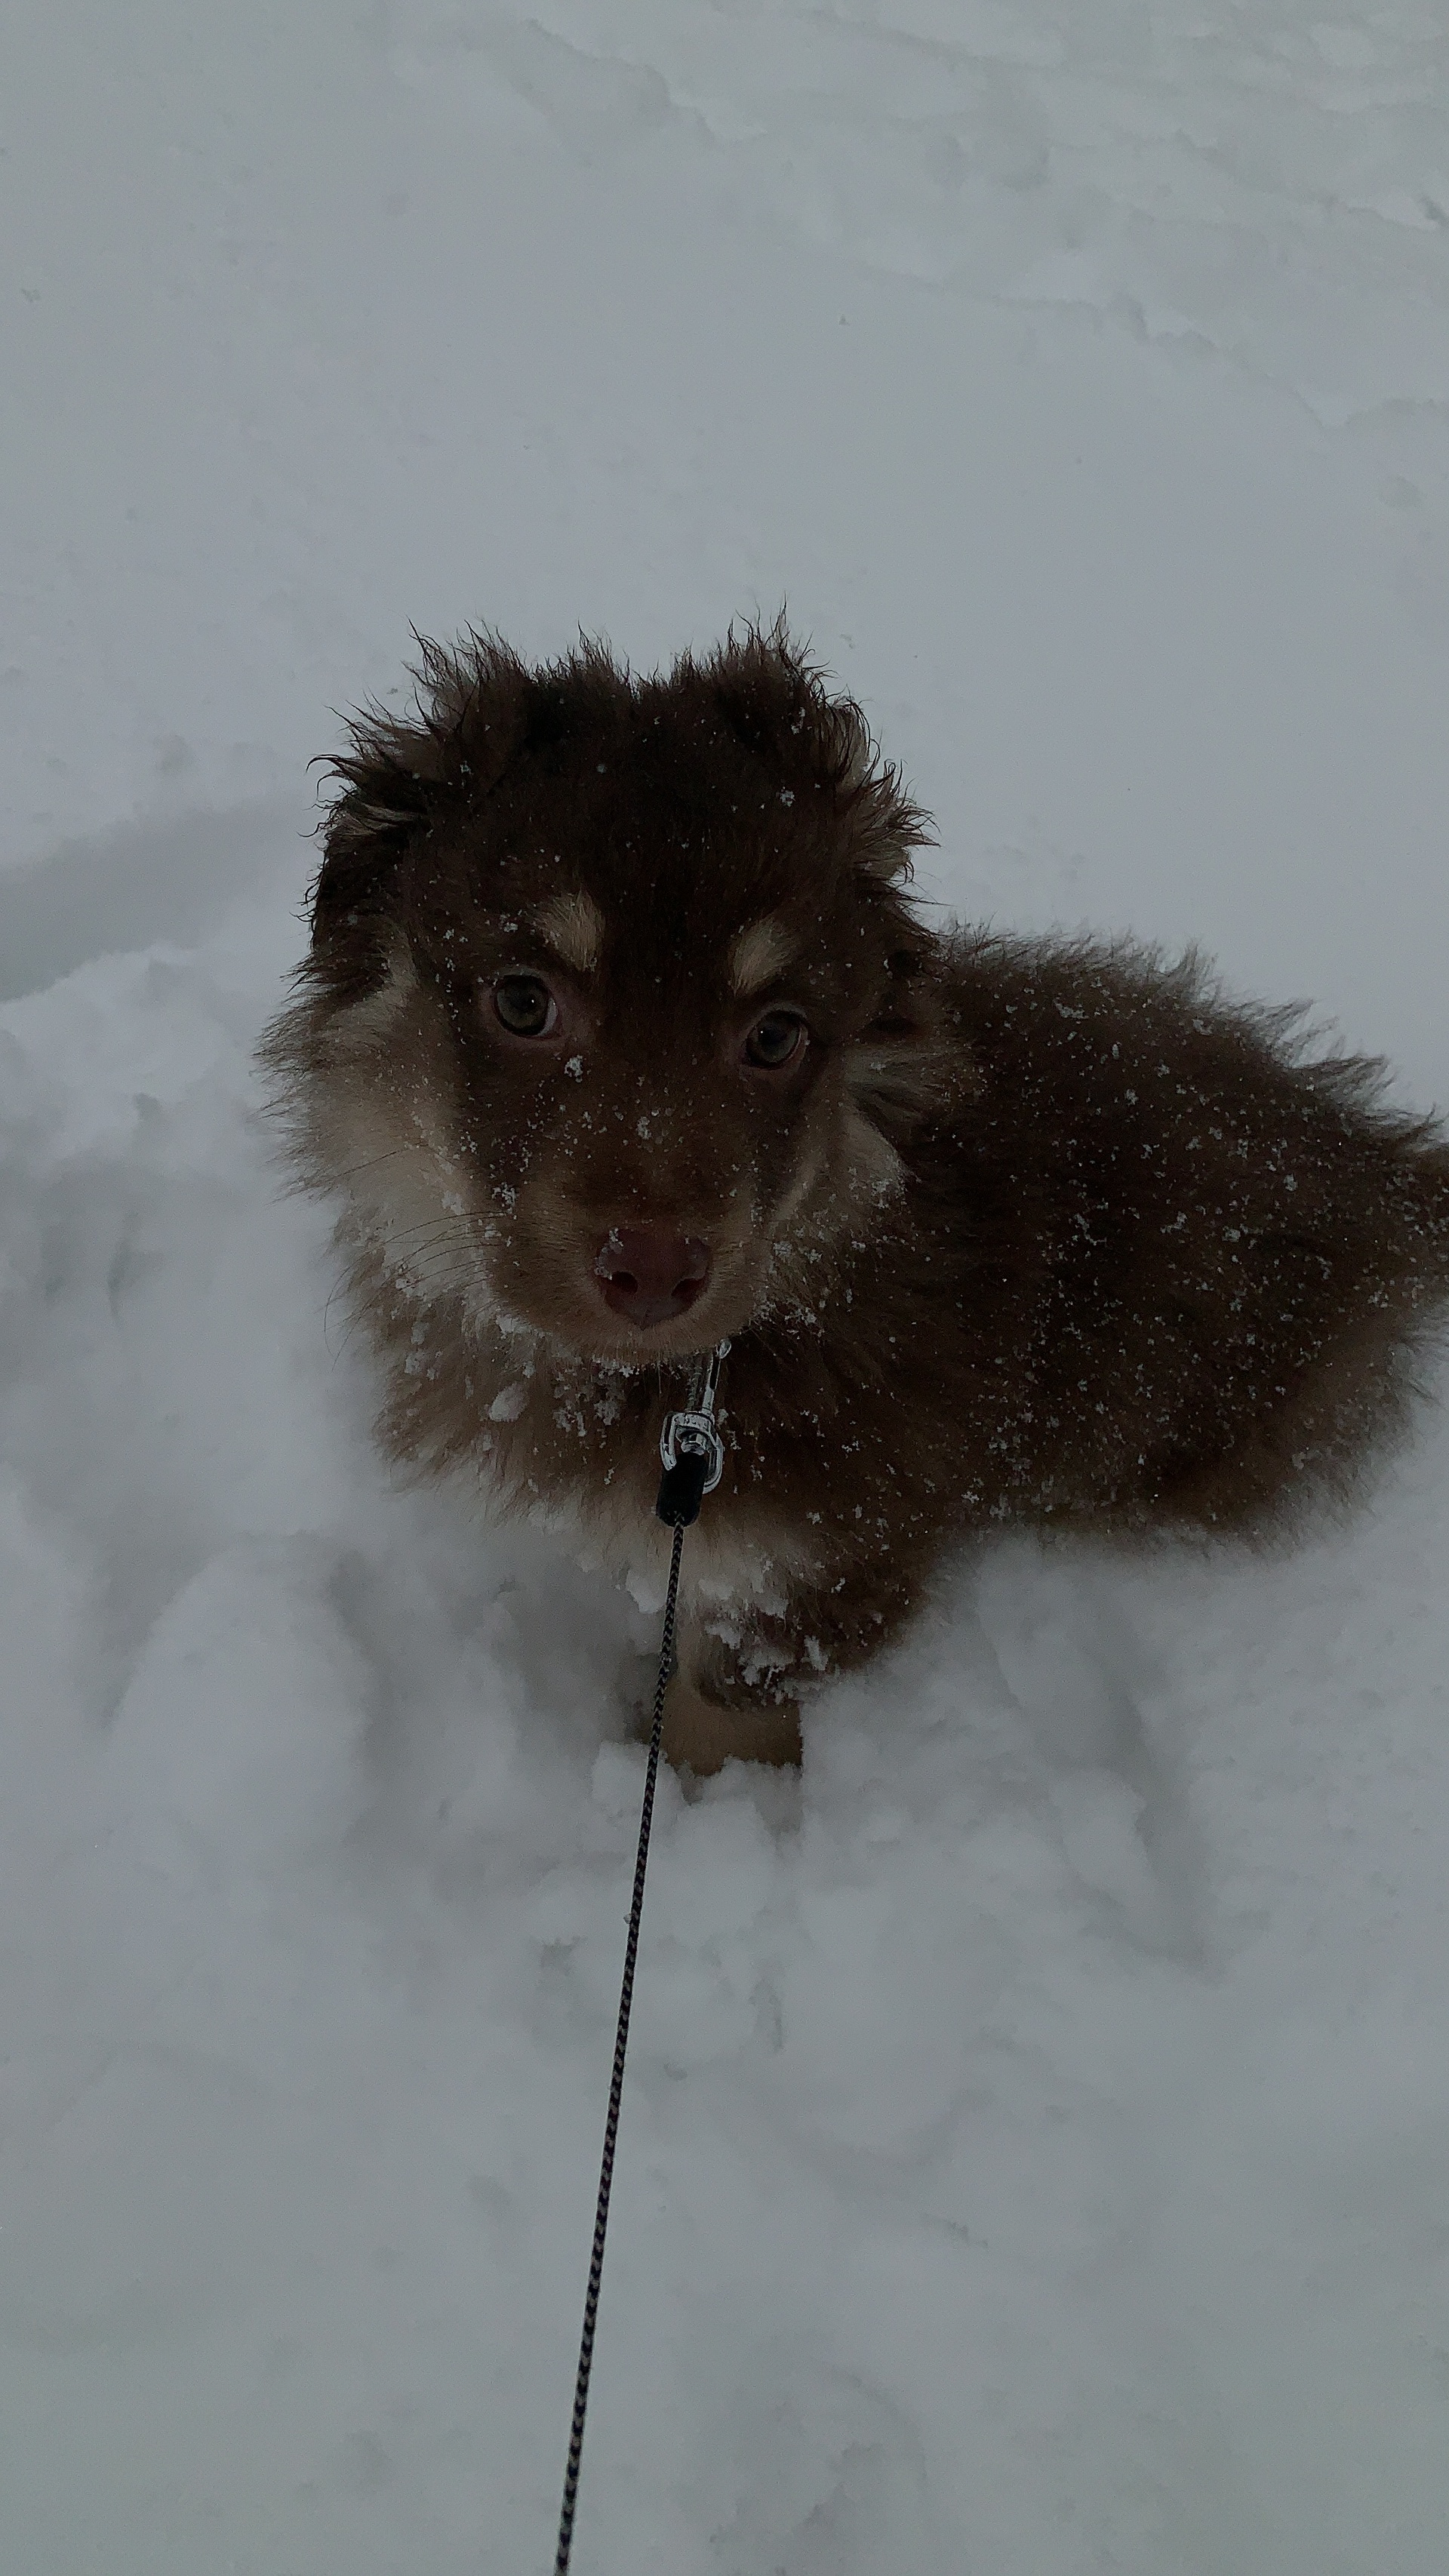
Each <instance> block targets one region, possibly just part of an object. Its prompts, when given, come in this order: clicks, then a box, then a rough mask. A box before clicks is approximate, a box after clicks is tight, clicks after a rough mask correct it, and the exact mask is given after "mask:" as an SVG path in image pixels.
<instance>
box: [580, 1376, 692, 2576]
mask: <svg viewBox="0 0 1449 2576" xmlns="http://www.w3.org/2000/svg"><path fill="white" fill-rule="evenodd" d="M728 1349H729V1344H728V1342H721V1343H720V1345H719V1348H718V1349H717V1350H715V1351H712V1352H711V1353H710V1356H709V1358H708V1360H707V1361H706V1362H705V1364H704V1369H703V1375H702V1381H701V1383H700V1385H699V1387H698V1389H697V1391H696V1402H695V1405H694V1408H693V1410H692V1411H690V1412H688V1413H671V1414H670V1416H669V1419H668V1420H667V1422H666V1423H665V1425H664V1430H663V1434H662V1436H661V1439H660V1442H659V1455H660V1457H661V1459H662V1460H663V1462H664V1474H663V1476H662V1477H661V1479H660V1484H659V1499H658V1501H657V1503H656V1504H655V1507H654V1508H655V1510H656V1511H657V1513H658V1515H659V1518H660V1519H661V1520H662V1521H663V1522H664V1524H665V1527H666V1528H667V1529H672V1530H673V1532H674V1545H673V1547H672V1549H671V1551H670V1557H669V1589H668V1591H667V1593H666V1594H665V1598H664V1628H663V1633H662V1635H661V1637H660V1642H659V1675H658V1679H657V1680H656V1682H655V1685H654V1720H653V1724H652V1726H651V1728H650V1731H649V1760H648V1763H647V1764H646V1766H645V1771H644V1804H643V1807H642V1809H641V1812H640V1816H639V1849H638V1853H637V1855H636V1858H635V1861H634V1899H633V1903H632V1904H631V1906H630V1908H629V1937H628V1939H627V1941H626V1942H625V1944H624V1975H623V1981H622V1983H621V1985H620V1988H619V2024H618V2029H617V2032H616V2034H615V2038H614V2072H613V2076H612V2078H611V2080H610V2084H609V2109H608V2114H607V2117H606V2118H605V2121H604V2153H603V2158H602V2160H601V2162H600V2165H599V2198H598V2206H597V2208H596V2210H595V2213H594V2250H593V2254H592V2256H591V2258H590V2261H589V2284H588V2288H587V2290H586V2291H585V2293H584V2330H583V2333H582V2335H581V2336H580V2338H579V2373H578V2378H577V2379H576V2381H575V2383H574V2412H573V2422H572V2424H571V2426H570V2429H569V2455H568V2463H567V2466H566V2467H565V2470H564V2490H563V2508H562V2511H561V2512H560V2514H559V2519H558V2555H557V2557H556V2558H555V2560H554V2563H553V2565H554V2576H569V2562H570V2559H571V2557H572V2554H573V2545H574V2509H575V2507H576V2505H577V2503H578V2495H579V2462H580V2460H581V2459H582V2458H583V2451H584V2418H585V2416H586V2415H587V2413H588V2407H589V2376H590V2373H591V2371H592V2370H593V2366H594V2327H595V2324H596V2322H597V2319H598V2314H599V2284H600V2282H601V2280H602V2279H603V2274H604V2239H605V2237H606V2235H607V2234H608V2228H609V2193H610V2190H611V2189H612V2187H613V2181H614V2146H615V2142H616V2140H617V2138H618V2135H619V2105H620V2103H621V2102H622V2100H623V2097H624V2058H625V2055H626V2053H627V2051H628V2046H629V2013H630V2009H631V2007H632V2005H633V2001H634V1963H635V1961H636V1959H637V1958H638V1955H639V1923H640V1918H641V1916H642V1915H643V1912H644V1873H645V1871H646V1870H647V1868H648V1866H649V1829H650V1827H651V1825H652V1824H653V1821H654V1788H655V1783H656V1781H657V1780H658V1777H659V1747H660V1742H661V1739H662V1737H663V1733H664V1695H665V1693H666V1691H667V1690H668V1688H669V1682H670V1676H671V1675H672V1673H673V1671H674V1618H675V1609H676V1606H677V1603H678V1599H679V1560H680V1558H681V1556H682V1555H683V1553H684V1533H685V1531H686V1530H687V1529H688V1527H689V1526H690V1523H691V1522H692V1521H697V1520H698V1518H699V1511H700V1505H701V1504H702V1502H703V1501H704V1498H705V1495H706V1494H712V1493H713V1491H714V1489H715V1487H716V1485H717V1484H718V1483H719V1480H720V1478H721V1476H722V1475H723V1474H724V1443H723V1442H722V1440H721V1439H720V1436H719V1432H718V1430H717V1429H716V1427H715V1419H714V1399H715V1394H716V1391H717V1389H718V1386H719V1373H720V1368H721V1366H722V1364H723V1361H724V1356H725V1353H726V1351H727V1350H728Z"/></svg>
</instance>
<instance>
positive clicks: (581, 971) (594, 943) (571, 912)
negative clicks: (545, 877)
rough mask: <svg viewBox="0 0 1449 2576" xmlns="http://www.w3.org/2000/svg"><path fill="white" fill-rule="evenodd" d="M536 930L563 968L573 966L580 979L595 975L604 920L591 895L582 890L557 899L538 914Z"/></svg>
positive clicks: (534, 924) (534, 922)
mask: <svg viewBox="0 0 1449 2576" xmlns="http://www.w3.org/2000/svg"><path fill="white" fill-rule="evenodd" d="M533 926H534V929H535V930H536V931H537V932H538V935H539V937H540V939H543V940H546V941H547V943H548V945H549V947H550V948H551V949H552V950H553V953H554V955H555V957H557V958H558V960H559V962H560V964H561V965H564V966H571V967H572V968H573V971H574V973H575V974H576V975H591V974H592V973H593V970H594V968H595V967H596V966H597V964H598V962H599V951H600V949H601V948H602V947H603V944H604V916H603V914H602V913H601V912H600V910H599V907H598V905H597V904H596V903H595V901H594V898H593V896H592V895H591V894H585V893H584V891H583V889H582V887H580V888H578V889H577V890H576V891H575V892H574V893H572V894H557V895H555V896H554V899H553V901H552V903H546V904H545V905H544V907H543V910H542V912H536V913H535V914H534V916H533Z"/></svg>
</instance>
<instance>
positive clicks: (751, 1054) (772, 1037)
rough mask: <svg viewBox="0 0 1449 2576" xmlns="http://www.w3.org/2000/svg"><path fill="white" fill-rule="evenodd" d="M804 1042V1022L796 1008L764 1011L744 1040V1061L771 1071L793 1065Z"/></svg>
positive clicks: (778, 1070)
mask: <svg viewBox="0 0 1449 2576" xmlns="http://www.w3.org/2000/svg"><path fill="white" fill-rule="evenodd" d="M804 1043H805V1023H804V1021H803V1020H802V1019H801V1017H800V1014H799V1012H798V1011H767V1012H766V1013H765V1016H764V1018H763V1019H762V1020H756V1022H755V1025H754V1027H753V1028H752V1029H751V1031H750V1034H749V1036H748V1037H747V1038H746V1040H745V1061H746V1063H747V1064H758V1065H762V1066H764V1067H765V1068H766V1070H767V1071H768V1072H770V1073H779V1072H780V1071H781V1070H782V1068H783V1067H784V1066H785V1065H787V1064H793V1062H794V1060H795V1058H796V1056H797V1055H798V1054H799V1052H800V1049H801V1047H802V1046H803V1045H804Z"/></svg>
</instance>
